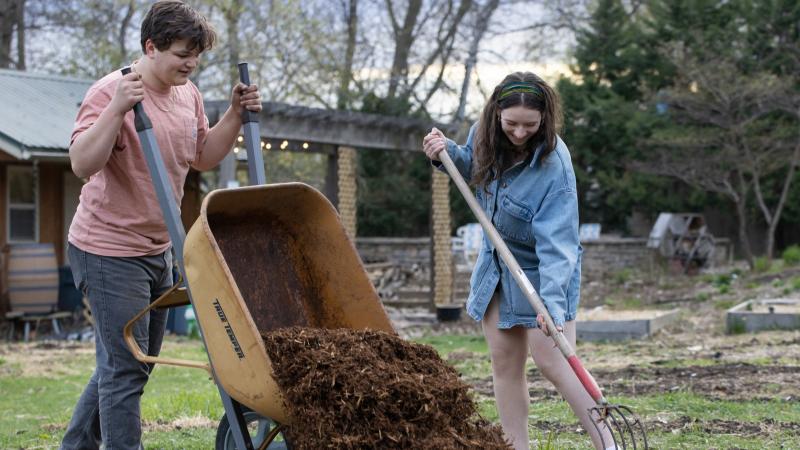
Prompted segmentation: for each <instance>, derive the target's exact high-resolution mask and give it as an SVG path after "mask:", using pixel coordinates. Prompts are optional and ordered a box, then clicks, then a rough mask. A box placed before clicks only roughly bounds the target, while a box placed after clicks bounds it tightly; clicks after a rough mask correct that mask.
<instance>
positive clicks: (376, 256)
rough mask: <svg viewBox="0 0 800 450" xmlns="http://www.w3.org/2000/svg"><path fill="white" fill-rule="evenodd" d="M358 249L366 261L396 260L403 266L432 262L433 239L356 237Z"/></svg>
mask: <svg viewBox="0 0 800 450" xmlns="http://www.w3.org/2000/svg"><path fill="white" fill-rule="evenodd" d="M356 249H357V250H358V254H359V255H360V256H361V260H362V261H364V263H374V262H394V263H399V264H400V265H402V266H412V265H414V264H423V265H430V263H431V240H430V238H428V237H421V238H384V237H360V238H357V239H356Z"/></svg>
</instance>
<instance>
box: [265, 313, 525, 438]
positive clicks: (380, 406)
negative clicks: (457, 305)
mask: <svg viewBox="0 0 800 450" xmlns="http://www.w3.org/2000/svg"><path fill="white" fill-rule="evenodd" d="M262 337H263V338H264V343H265V346H266V349H267V354H268V355H269V358H270V360H271V361H272V369H273V372H274V373H273V374H272V376H273V378H274V379H275V381H276V382H277V383H278V386H280V388H281V391H282V392H283V394H284V396H285V397H286V401H287V408H288V412H289V415H290V416H291V417H292V421H293V423H292V425H291V426H290V427H288V429H287V430H286V431H285V432H284V434H285V436H286V437H287V438H288V440H289V441H290V442H291V443H292V445H293V447H294V448H296V449H299V450H302V449H319V448H342V449H368V448H369V449H373V448H386V449H409V448H413V449H431V450H433V449H436V450H442V449H478V448H480V449H508V448H510V447H508V445H507V444H506V443H505V441H504V439H503V433H502V430H501V429H500V427H499V426H497V425H492V424H491V423H489V422H487V421H486V420H485V419H483V418H481V417H480V416H479V415H478V414H477V412H476V406H475V403H474V402H473V401H472V399H471V398H470V395H469V387H468V386H467V385H466V384H465V383H463V382H462V381H461V380H460V379H459V377H458V373H457V372H456V371H455V369H453V368H452V367H450V366H449V365H447V363H445V362H444V361H442V359H441V358H440V357H439V355H438V354H437V353H436V350H434V349H433V348H431V347H428V346H425V345H420V344H415V343H411V342H406V341H404V340H402V339H400V338H399V337H397V336H395V335H391V334H389V333H385V332H379V331H369V330H348V329H339V330H323V329H317V328H299V327H293V328H285V329H281V330H277V331H274V332H270V333H267V334H264V335H263V336H262Z"/></svg>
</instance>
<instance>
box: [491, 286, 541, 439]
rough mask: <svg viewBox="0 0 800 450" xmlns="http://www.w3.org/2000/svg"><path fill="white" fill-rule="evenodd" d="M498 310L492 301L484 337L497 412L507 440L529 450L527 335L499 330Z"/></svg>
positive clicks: (518, 330)
mask: <svg viewBox="0 0 800 450" xmlns="http://www.w3.org/2000/svg"><path fill="white" fill-rule="evenodd" d="M498 318H499V306H498V301H497V300H496V298H493V299H492V301H491V302H490V303H489V307H488V308H487V309H486V314H485V315H484V317H483V322H482V325H483V334H484V335H485V336H486V341H487V343H488V344H489V354H490V355H491V358H492V381H493V384H494V398H495V401H496V402H497V412H498V414H499V415H500V424H501V425H502V427H503V433H504V434H505V436H506V439H508V441H510V442H511V444H512V445H513V447H514V449H515V450H529V441H528V407H529V404H530V395H529V394H528V383H527V380H526V378H525V361H526V360H527V359H528V348H527V345H526V340H527V333H526V331H527V330H526V329H525V328H522V327H514V328H511V329H509V330H499V329H497V321H498Z"/></svg>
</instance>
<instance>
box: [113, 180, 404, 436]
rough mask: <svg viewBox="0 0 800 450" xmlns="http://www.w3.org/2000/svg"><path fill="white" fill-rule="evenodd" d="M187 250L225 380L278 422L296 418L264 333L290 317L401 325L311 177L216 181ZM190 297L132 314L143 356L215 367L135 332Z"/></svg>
mask: <svg viewBox="0 0 800 450" xmlns="http://www.w3.org/2000/svg"><path fill="white" fill-rule="evenodd" d="M183 258H184V264H185V267H186V277H187V280H186V281H187V284H188V286H189V289H190V290H191V292H192V299H193V301H194V308H195V311H196V314H197V320H198V322H199V324H200V327H201V329H202V330H203V334H204V337H205V342H206V348H207V350H208V356H209V359H210V360H211V364H212V365H213V367H214V373H215V374H216V378H217V382H218V383H219V384H220V385H221V386H222V387H223V388H224V389H225V391H226V392H227V393H228V394H229V395H230V396H231V397H232V398H233V399H235V400H237V401H238V402H240V403H241V404H243V405H245V406H247V407H248V408H250V409H252V410H253V411H255V412H257V413H259V414H261V415H263V416H265V417H269V418H271V419H273V420H275V421H277V422H279V423H283V424H288V423H290V420H291V419H290V418H289V417H288V415H287V413H286V406H285V403H284V399H283V396H282V395H281V393H280V389H279V388H278V386H277V384H276V383H275V381H274V380H273V378H272V364H271V362H270V359H269V357H268V356H267V353H266V350H265V348H264V342H263V340H262V339H261V334H262V333H266V332H269V331H272V330H276V329H278V328H283V327H289V326H307V327H316V328H331V329H332V328H351V329H373V330H382V331H387V332H391V333H393V332H394V329H393V328H392V325H391V322H390V321H389V318H388V317H387V315H386V312H385V310H384V309H383V305H382V304H381V302H380V299H379V297H378V294H377V292H376V291H375V288H374V287H373V285H372V283H371V282H370V280H369V278H368V276H367V273H366V271H365V270H364V267H363V265H362V263H361V260H360V258H359V256H358V253H357V252H356V249H355V247H354V245H353V244H352V242H351V241H350V239H349V238H348V237H347V234H346V233H345V230H344V227H343V226H342V224H341V222H340V221H339V217H338V214H337V213H336V210H335V209H334V208H333V206H332V205H331V204H330V202H328V200H327V199H326V198H325V197H324V196H323V195H322V194H320V193H319V192H318V191H316V190H315V189H314V188H312V187H311V186H308V185H306V184H303V183H283V184H272V185H263V186H251V187H243V188H234V189H221V190H216V191H212V192H211V193H209V194H208V195H207V196H206V198H205V199H204V200H203V204H202V207H201V210H200V217H199V218H198V219H197V221H196V222H195V223H194V225H193V226H192V228H191V229H190V230H189V233H188V234H187V236H186V243H185V245H184V252H183ZM181 292H184V294H181ZM187 303H188V298H187V296H186V295H185V290H180V289H179V288H178V285H176V286H174V287H173V288H172V289H171V290H170V291H169V292H167V293H166V294H164V295H163V296H162V297H161V298H159V299H158V300H156V301H155V302H153V303H152V304H151V305H150V307H149V308H147V309H146V310H145V311H142V312H141V313H140V314H139V316H137V317H136V318H134V319H133V320H131V322H130V323H129V324H128V325H127V326H126V327H125V336H126V340H127V341H128V346H129V347H130V348H131V350H132V351H133V352H134V354H135V355H136V356H137V359H139V360H141V361H143V362H148V363H160V364H168V365H177V366H186V367H198V368H204V369H206V370H209V369H210V368H209V366H208V365H207V364H204V363H200V362H196V361H186V360H176V359H170V358H160V357H152V356H147V355H144V354H143V353H142V352H141V350H140V349H139V346H138V345H136V342H135V339H134V338H133V336H132V326H133V324H134V323H135V322H136V321H137V320H138V319H139V318H140V317H141V316H143V315H144V313H146V312H147V311H149V310H150V309H153V308H159V307H171V306H178V305H181V304H187Z"/></svg>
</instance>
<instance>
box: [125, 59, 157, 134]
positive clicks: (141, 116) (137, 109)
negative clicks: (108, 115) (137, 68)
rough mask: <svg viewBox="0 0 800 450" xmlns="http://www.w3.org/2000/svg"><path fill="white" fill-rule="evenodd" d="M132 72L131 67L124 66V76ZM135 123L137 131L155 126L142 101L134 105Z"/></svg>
mask: <svg viewBox="0 0 800 450" xmlns="http://www.w3.org/2000/svg"><path fill="white" fill-rule="evenodd" d="M129 73H131V67H130V66H126V67H123V68H122V76H125V75H127V74H129ZM133 115H134V119H133V124H134V125H135V126H136V131H144V130H146V129H148V128H153V123H152V122H150V118H149V117H147V114H145V112H144V106H142V102H138V103H136V104H135V105H133Z"/></svg>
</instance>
